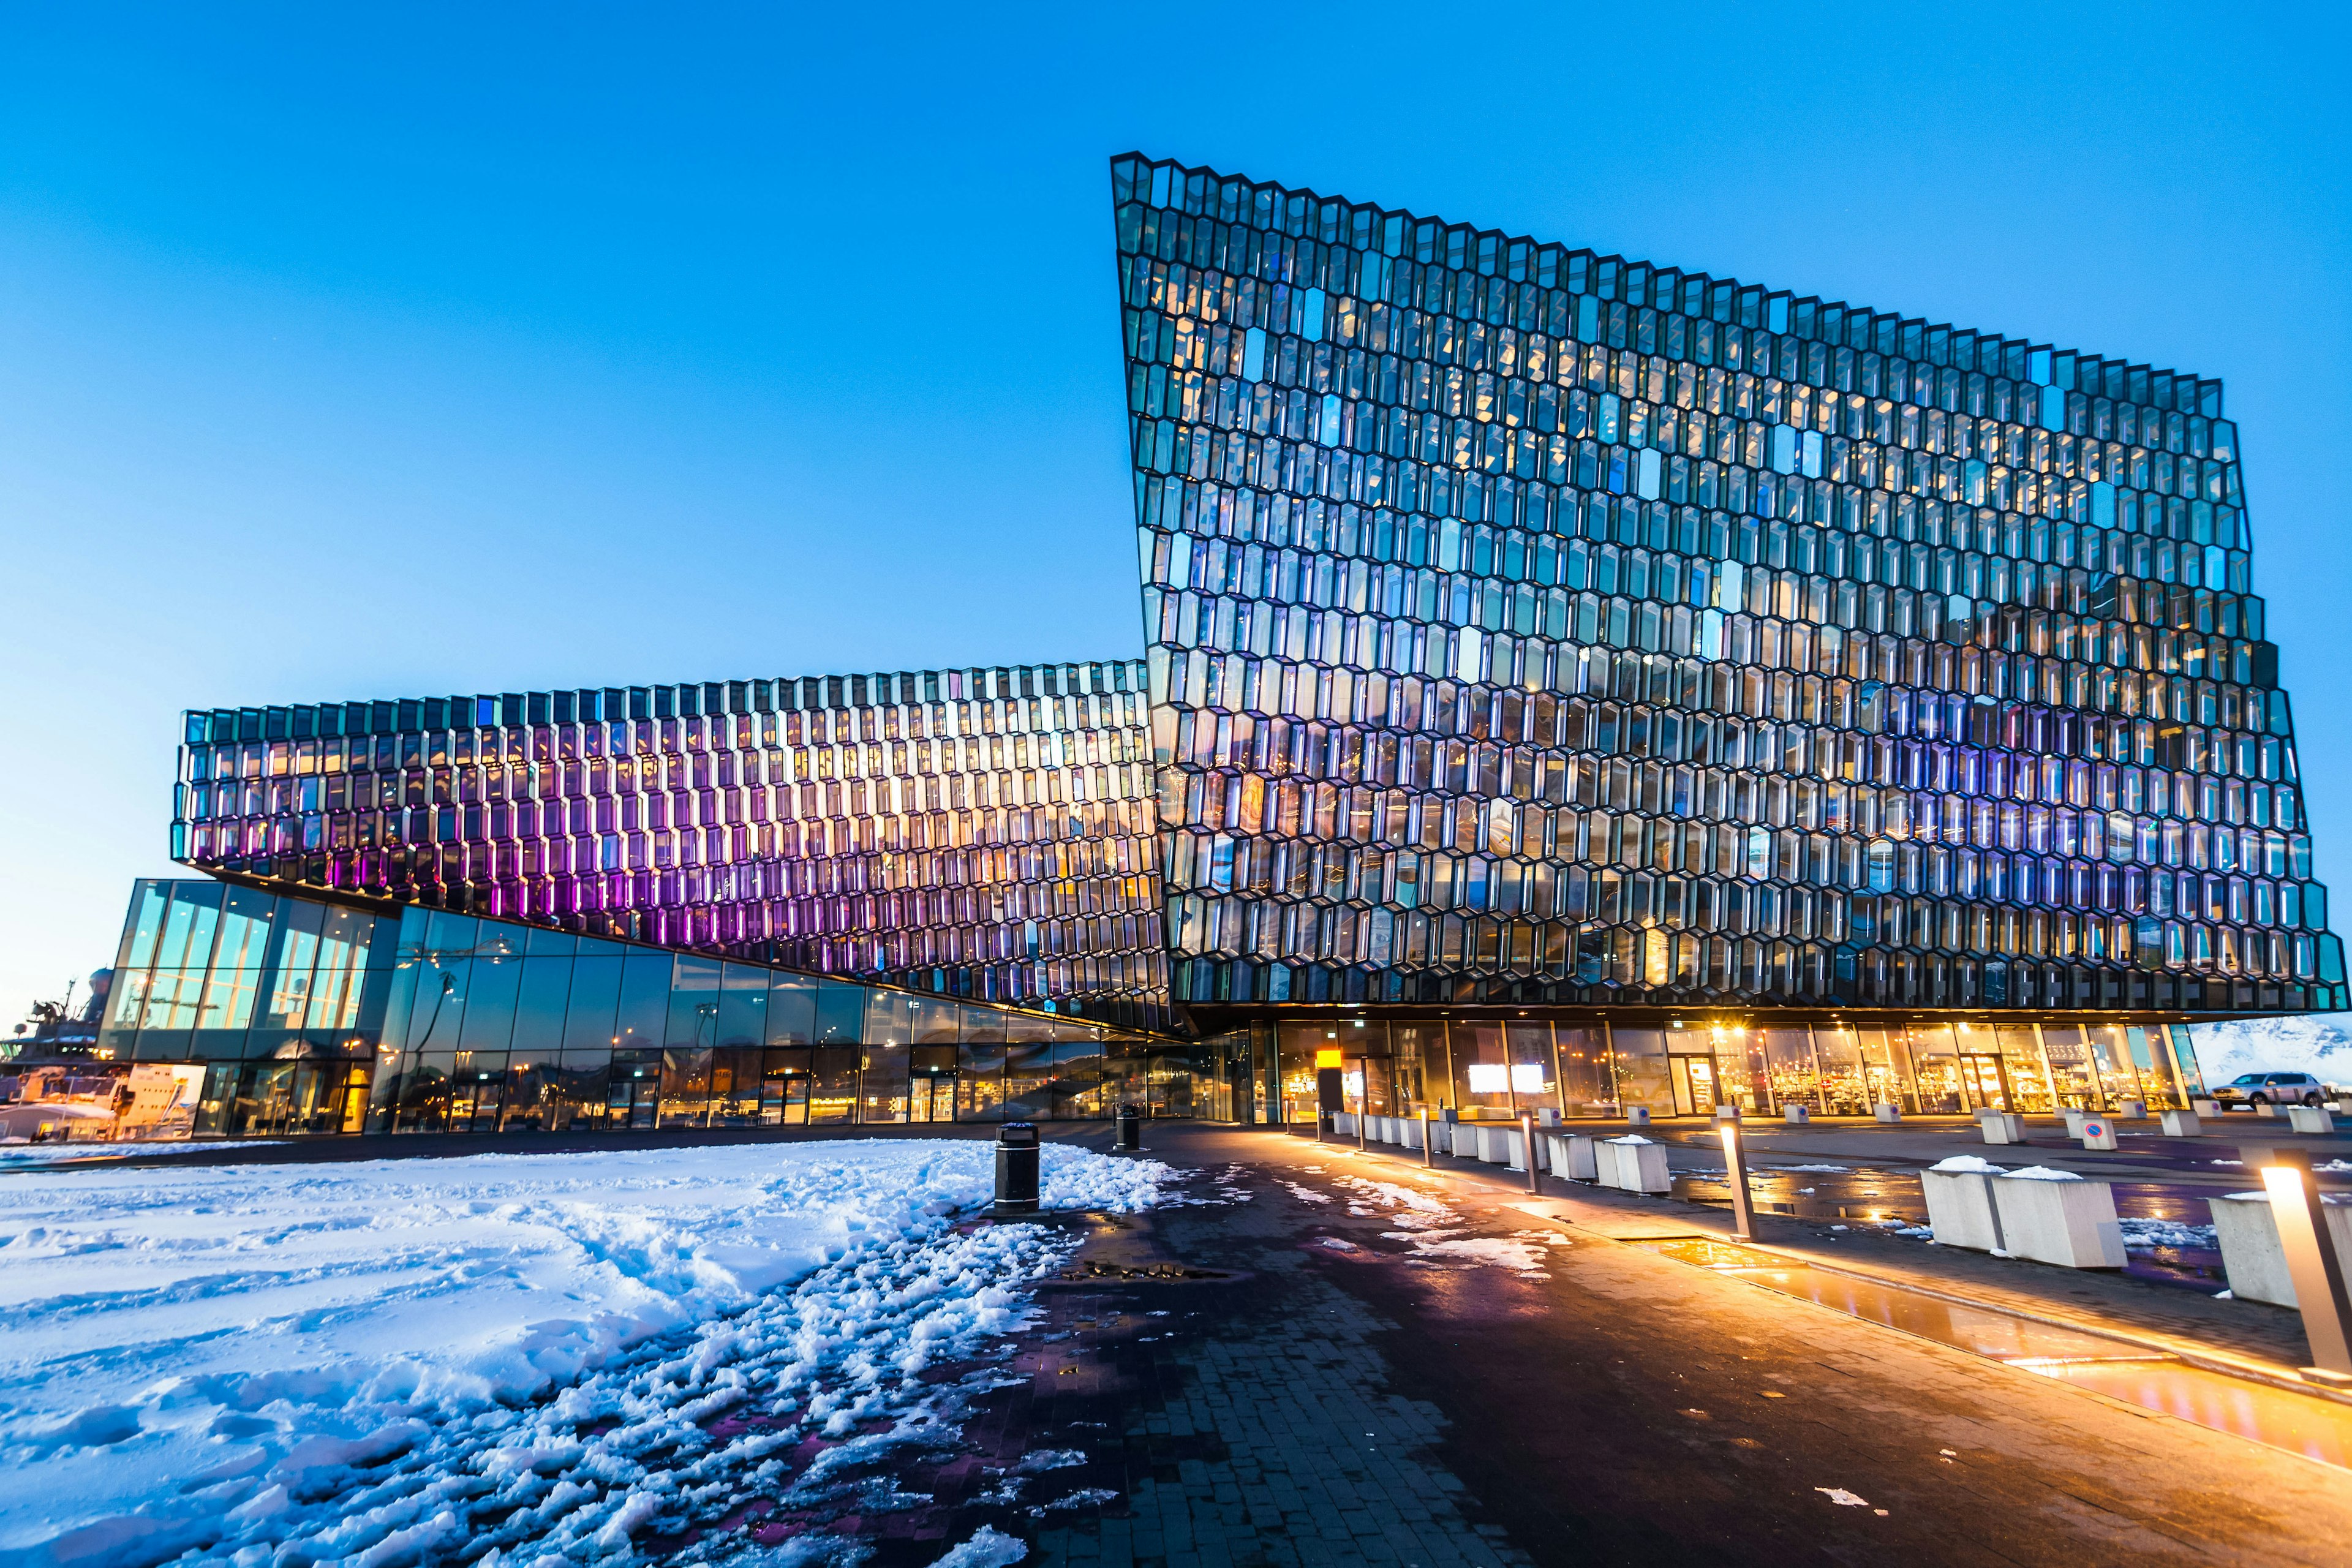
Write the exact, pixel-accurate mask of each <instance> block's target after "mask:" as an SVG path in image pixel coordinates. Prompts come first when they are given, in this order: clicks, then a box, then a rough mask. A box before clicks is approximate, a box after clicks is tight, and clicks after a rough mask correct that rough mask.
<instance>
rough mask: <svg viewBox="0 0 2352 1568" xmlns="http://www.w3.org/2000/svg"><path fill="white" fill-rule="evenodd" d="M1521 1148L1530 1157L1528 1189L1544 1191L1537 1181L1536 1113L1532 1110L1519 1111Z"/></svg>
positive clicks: (1536, 1191) (1537, 1191)
mask: <svg viewBox="0 0 2352 1568" xmlns="http://www.w3.org/2000/svg"><path fill="white" fill-rule="evenodd" d="M1519 1150H1520V1152H1522V1153H1524V1154H1525V1155H1527V1157H1528V1191H1529V1192H1531V1193H1540V1192H1542V1191H1543V1188H1542V1187H1541V1186H1540V1185H1539V1184H1538V1183H1537V1181H1536V1113H1535V1112H1534V1111H1532V1110H1523V1111H1521V1112H1519Z"/></svg>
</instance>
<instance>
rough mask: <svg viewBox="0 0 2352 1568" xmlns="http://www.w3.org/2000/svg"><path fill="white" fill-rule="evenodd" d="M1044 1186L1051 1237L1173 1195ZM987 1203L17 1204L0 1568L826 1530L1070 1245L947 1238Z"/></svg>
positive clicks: (520, 1547) (457, 1184) (1115, 1172)
mask: <svg viewBox="0 0 2352 1568" xmlns="http://www.w3.org/2000/svg"><path fill="white" fill-rule="evenodd" d="M1042 1163H1043V1177H1044V1180H1043V1184H1042V1188H1043V1190H1042V1198H1043V1203H1044V1206H1045V1207H1047V1208H1056V1209H1076V1208H1101V1209H1111V1210H1121V1211H1123V1210H1131V1209H1135V1208H1139V1207H1143V1206H1146V1205H1150V1204H1151V1203H1152V1202H1154V1201H1155V1199H1156V1197H1157V1194H1158V1191H1159V1188H1160V1184H1162V1183H1163V1182H1166V1181H1168V1180H1170V1179H1171V1177H1172V1176H1173V1175H1174V1173H1172V1172H1171V1171H1170V1170H1169V1168H1168V1167H1167V1166H1165V1165H1162V1164H1160V1163H1157V1162H1153V1161H1148V1160H1134V1159H1128V1160H1113V1159H1110V1158H1108V1157H1106V1156H1103V1155H1099V1154H1094V1153H1091V1152H1087V1151H1084V1150H1080V1149H1076V1148H1074V1147H1071V1146H1069V1145H1066V1144H1053V1143H1048V1144H1046V1145H1045V1148H1044V1150H1043V1156H1042ZM992 1183H993V1152H992V1145H990V1144H987V1143H983V1142H977V1141H967V1140H937V1141H934V1140H913V1139H908V1140H877V1141H869V1142H818V1143H796V1144H782V1143H772V1144H760V1145H749V1146H745V1145H737V1146H729V1147H719V1148H703V1149H667V1150H657V1151H656V1150H613V1151H600V1152H595V1153H588V1154H562V1155H477V1156H471V1157H467V1158H460V1159H451V1160H414V1161H374V1162H367V1163H334V1164H305V1165H290V1164H289V1165H272V1166H251V1165H245V1166H215V1167H207V1168H201V1169H173V1168H170V1167H165V1168H162V1169H146V1170H138V1171H118V1170H110V1169H104V1168H100V1169H97V1170H89V1169H77V1170H72V1171H64V1170H60V1171H58V1172H55V1173H50V1172H19V1173H16V1174H13V1175H11V1176H10V1177H9V1178H8V1179H6V1180H5V1182H0V1464H5V1467H6V1471H7V1474H8V1475H9V1477H10V1483H11V1484H10V1485H9V1487H8V1488H6V1489H5V1491H0V1562H6V1563H10V1564H11V1565H12V1568H13V1565H14V1564H16V1563H24V1564H27V1565H30V1564H47V1563H67V1562H72V1563H76V1564H78V1565H79V1568H139V1565H143V1564H149V1563H160V1562H163V1561H164V1560H166V1559H169V1558H173V1557H175V1556H178V1555H180V1554H181V1553H182V1552H189V1553H192V1555H190V1556H189V1557H188V1558H187V1559H186V1561H188V1562H190V1563H226V1562H228V1561H230V1560H231V1559H232V1558H235V1559H236V1560H237V1561H239V1562H241V1563H261V1562H268V1561H272V1560H276V1561H311V1560H321V1561H323V1560H326V1559H331V1558H342V1559H347V1560H349V1561H351V1562H352V1563H368V1564H383V1565H386V1568H388V1565H389V1564H391V1563H396V1562H402V1561H424V1560H431V1559H435V1558H437V1557H440V1556H443V1555H446V1554H447V1553H448V1552H450V1551H452V1550H453V1549H454V1547H455V1545H456V1543H457V1542H464V1543H465V1551H466V1552H467V1555H468V1556H478V1557H479V1560H480V1561H481V1562H483V1563H486V1564H495V1565H498V1568H506V1565H511V1564H522V1563H546V1564H548V1565H549V1568H553V1564H555V1563H558V1562H560V1561H565V1560H579V1559H581V1558H584V1557H589V1556H595V1557H598V1558H599V1559H600V1560H601V1561H602V1562H604V1563H609V1564H614V1565H615V1568H622V1565H626V1564H630V1563H637V1562H641V1561H644V1560H645V1551H646V1549H645V1548H644V1547H643V1546H642V1545H641V1544H640V1538H641V1537H642V1536H643V1535H644V1534H645V1533H646V1532H647V1531H653V1532H655V1533H657V1534H661V1535H666V1536H670V1537H675V1536H676V1535H677V1534H679V1533H682V1532H683V1531H685V1530H687V1529H688V1528H690V1527H691V1526H693V1525H695V1524H697V1523H707V1522H709V1521H710V1520H712V1519H715V1518H716V1517H718V1516H719V1514H720V1513H723V1512H724V1511H725V1509H726V1508H727V1507H728V1506H730V1505H731V1504H732V1503H733V1502H736V1501H740V1499H741V1498H742V1497H743V1496H744V1495H746V1494H745V1492H744V1489H745V1488H747V1487H758V1488H760V1489H764V1490H765V1491H767V1492H769V1493H771V1494H779V1495H781V1496H782V1498H783V1499H784V1500H785V1506H787V1507H790V1508H798V1509H806V1508H809V1507H812V1506H814V1505H815V1504H817V1503H820V1502H822V1501H823V1500H825V1499H827V1498H830V1497H835V1496H836V1495H843V1493H842V1489H845V1488H854V1487H856V1486H865V1485H869V1484H870V1483H867V1482H862V1481H853V1480H852V1479H850V1477H851V1476H852V1474H853V1472H854V1470H855V1468H856V1466H857V1465H858V1464H859V1463H861V1462H864V1461H866V1459H869V1458H871V1457H872V1456H874V1455H875V1454H877V1453H878V1452H883V1451H886V1450H887V1447H888V1445H890V1444H893V1443H903V1442H908V1441H911V1440H915V1439H916V1438H918V1437H919V1436H921V1435H922V1434H924V1433H925V1432H929V1433H931V1434H932V1436H933V1438H934V1439H936V1436H937V1428H938V1427H939V1426H940V1422H941V1421H942V1420H943V1419H945V1418H946V1417H947V1416H948V1415H950V1414H951V1409H950V1407H951V1405H952V1404H953V1402H954V1400H955V1399H956V1398H957V1397H958V1389H957V1387H956V1385H954V1384H946V1385H941V1384H937V1383H935V1382H929V1381H925V1380H924V1379H923V1376H922V1374H923V1373H925V1372H926V1370H927V1369H930V1368H934V1367H936V1366H938V1365H940V1363H947V1362H952V1361H956V1360H959V1359H962V1358H966V1357H969V1356H971V1355H972V1354H974V1353H976V1352H978V1351H979V1350H980V1349H981V1348H982V1345H983V1344H984V1343H985V1342H987V1340H988V1339H989V1338H990V1337H991V1336H994V1335H998V1334H1002V1333H1003V1332H1005V1331H1009V1330H1012V1329H1014V1328H1017V1327H1018V1326H1019V1325H1020V1324H1021V1323H1022V1322H1023V1321H1024V1320H1025V1314H1026V1310H1027V1296H1026V1294H1025V1292H1024V1289H1023V1287H1024V1284H1025V1282H1026V1281H1028V1280H1030V1279H1034V1278H1035V1277H1036V1276H1038V1275H1039V1274H1041V1273H1044V1272H1046V1271H1050V1270H1051V1269H1053V1268H1057V1267H1058V1266H1059V1265H1060V1263H1061V1261H1062V1260H1063V1259H1064V1258H1066V1256H1067V1255H1068V1252H1069V1249H1070V1248H1071V1247H1073V1246H1074V1245H1075V1242H1074V1240H1073V1239H1072V1238H1071V1237H1069V1236H1068V1235H1067V1233H1065V1232H1060V1231H1055V1230H1050V1229H1048V1228H1046V1227H1044V1226H1034V1225H1003V1226H979V1227H976V1228H972V1227H965V1228H963V1229H959V1227H958V1223H957V1222H958V1220H959V1219H960V1218H961V1217H963V1216H967V1215H971V1214H972V1213H973V1212H974V1211H975V1210H976V1209H978V1208H979V1207H980V1206H981V1205H984V1204H985V1203H986V1202H987V1201H988V1199H989V1197H990V1196H991V1194H992ZM978 1375H980V1376H981V1377H982V1378H985V1377H988V1376H992V1375H993V1374H992V1373H982V1374H978ZM722 1422H724V1423H726V1424H727V1425H726V1426H723V1427H720V1426H719V1424H720V1423H722ZM714 1427H719V1430H714ZM722 1434H723V1435H722ZM812 1438H819V1439H824V1440H826V1441H829V1442H831V1443H832V1445H833V1446H831V1447H825V1448H824V1451H823V1452H822V1453H821V1454H820V1455H819V1456H818V1457H817V1458H816V1459H815V1461H814V1463H812V1464H810V1465H809V1466H808V1467H807V1468H805V1470H803V1471H802V1472H800V1473H799V1474H797V1475H793V1474H791V1473H790V1472H789V1471H788V1469H787V1468H786V1466H785V1463H784V1460H785V1458H786V1456H787V1455H788V1454H789V1453H791V1452H792V1451H793V1450H794V1449H795V1447H796V1446H797V1445H801V1444H803V1443H804V1442H806V1441H807V1440H809V1439H812ZM739 1539H740V1538H739ZM966 1544H967V1545H970V1544H971V1543H970V1542H967V1543H966ZM959 1550H961V1549H959ZM769 1560H771V1561H784V1560H787V1559H786V1558H785V1557H784V1556H783V1555H781V1554H779V1553H771V1554H770V1556H769ZM800 1560H803V1561H817V1560H819V1559H818V1558H817V1557H815V1556H809V1555H806V1554H805V1553H803V1555H802V1556H801V1558H800ZM982 1560H985V1561H996V1560H997V1559H992V1558H990V1559H982V1558H974V1559H972V1561H982ZM1006 1561H1010V1560H1009V1559H1007V1560H1006Z"/></svg>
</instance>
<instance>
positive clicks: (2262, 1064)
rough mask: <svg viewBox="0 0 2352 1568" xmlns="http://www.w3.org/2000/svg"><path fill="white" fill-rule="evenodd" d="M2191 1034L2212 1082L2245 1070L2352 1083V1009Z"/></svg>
mask: <svg viewBox="0 0 2352 1568" xmlns="http://www.w3.org/2000/svg"><path fill="white" fill-rule="evenodd" d="M2191 1033H2193V1034H2194V1035H2195V1036H2196V1037H2197V1065H2198V1066H2200V1067H2201V1068H2204V1069H2205V1081H2206V1082H2207V1083H2209V1084H2219V1083H2227V1082H2229V1081H2230V1080H2231V1079H2233V1078H2235V1077H2237V1076H2238V1075H2239V1074H2240V1073H2246V1072H2307V1073H2311V1074H2313V1075H2315V1077H2317V1078H2318V1079H2320V1080H2321V1081H2323V1082H2326V1083H2334V1084H2352V1013H2320V1014H2315V1015H2312V1016H2307V1017H2301V1018H2249V1019H2246V1020H2244V1021H2242V1022H2240V1023H2235V1024H2200V1025H2198V1026H2196V1027H2195V1028H2194V1029H2193V1030H2192V1031H2191Z"/></svg>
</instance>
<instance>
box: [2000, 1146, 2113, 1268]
mask: <svg viewBox="0 0 2352 1568" xmlns="http://www.w3.org/2000/svg"><path fill="white" fill-rule="evenodd" d="M1992 1193H1993V1204H1994V1206H1995V1208H1996V1209H1997V1210H1998V1211H1999V1213H2000V1231H2001V1235H2002V1237H2004V1238H2005V1239H2006V1240H2007V1242H2008V1245H2009V1251H2010V1253H2011V1256H2013V1257H2017V1258H2032V1259H2033V1260H2034V1261H2035V1262H2036V1263H2054V1264H2056V1265H2058V1266H2059V1267H2060V1268H2122V1267H2123V1266H2124V1232H2123V1226H2120V1225H2118V1224H2117V1223H2116V1194H2115V1191H2114V1189H2113V1188H2112V1187H2110V1186H2109V1185H2108V1184H2106V1183H2105V1182H2092V1181H2085V1180H2084V1178H2082V1177H2081V1176H2077V1175H2074V1173H2071V1172H2064V1171H2046V1170H2043V1169H2042V1168H2041V1167H2039V1166H2035V1167H2032V1168H2031V1169H2029V1170H2024V1171H2011V1172H2010V1173H2008V1174H2007V1175H2005V1176H1995V1177H1994V1178H1993V1180H1992Z"/></svg>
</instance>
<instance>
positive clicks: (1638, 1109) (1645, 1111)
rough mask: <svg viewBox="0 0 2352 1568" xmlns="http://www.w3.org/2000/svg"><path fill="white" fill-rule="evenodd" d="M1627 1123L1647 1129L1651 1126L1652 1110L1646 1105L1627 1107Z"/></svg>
mask: <svg viewBox="0 0 2352 1568" xmlns="http://www.w3.org/2000/svg"><path fill="white" fill-rule="evenodd" d="M1625 1121H1626V1122H1627V1124H1628V1125H1630V1126H1633V1127H1647V1126H1648V1125H1649V1124H1650V1108H1649V1107H1648V1106H1646V1105H1629V1106H1627V1107H1626V1108H1625Z"/></svg>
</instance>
